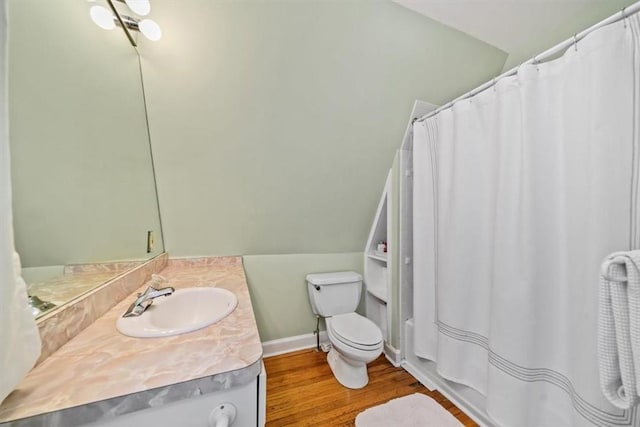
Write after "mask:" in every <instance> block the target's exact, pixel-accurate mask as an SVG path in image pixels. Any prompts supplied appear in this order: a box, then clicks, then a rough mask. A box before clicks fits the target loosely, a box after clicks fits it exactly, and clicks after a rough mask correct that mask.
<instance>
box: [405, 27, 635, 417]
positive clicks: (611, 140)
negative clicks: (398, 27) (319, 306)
mask: <svg viewBox="0 0 640 427" xmlns="http://www.w3.org/2000/svg"><path fill="white" fill-rule="evenodd" d="M639 30H640V18H639V17H638V14H635V15H633V16H630V17H628V18H627V20H626V21H618V22H616V23H613V24H611V25H608V26H606V27H602V28H600V29H598V30H596V31H594V32H592V33H591V34H589V35H588V36H587V37H585V38H584V39H583V40H581V41H580V42H579V44H578V47H577V49H569V50H567V52H565V54H564V55H563V56H562V57H560V58H558V59H556V60H554V61H551V62H549V63H544V64H537V65H530V64H529V65H527V64H525V65H523V66H521V67H520V68H519V70H518V73H517V74H516V75H514V76H511V77H506V78H503V79H501V80H500V81H498V82H497V83H496V85H495V86H494V87H493V88H491V89H489V90H485V91H483V92H481V93H479V94H477V95H475V96H473V97H472V98H469V99H465V100H461V101H459V102H457V103H456V104H454V105H453V106H452V107H451V108H449V109H445V110H442V111H441V112H440V113H438V114H436V115H434V116H432V117H430V118H427V119H426V120H424V121H422V122H420V121H418V122H416V123H414V129H413V150H414V151H413V162H414V165H413V171H414V193H413V209H414V212H413V228H414V235H413V245H414V247H413V251H414V272H413V277H414V284H413V289H414V309H413V313H414V324H415V328H414V337H413V338H414V348H415V354H416V355H417V356H419V357H421V358H424V359H428V360H432V361H434V362H436V366H437V371H438V373H439V374H440V375H441V376H442V377H444V378H447V379H450V380H452V381H456V382H459V383H461V384H465V385H467V386H469V387H472V388H474V389H476V390H477V391H479V392H480V393H482V394H483V395H485V397H486V406H487V407H486V411H487V413H488V414H489V416H490V417H491V418H492V419H493V421H494V422H495V424H496V425H498V426H518V427H527V426H531V427H534V426H541V427H546V426H594V425H595V426H616V427H618V426H640V417H638V416H637V410H636V408H632V409H630V410H621V409H619V408H616V407H614V406H612V405H611V404H610V403H609V402H608V401H607V400H606V399H605V397H604V396H603V395H602V393H601V392H600V387H599V381H598V370H597V367H598V364H597V356H596V355H597V352H596V348H597V313H598V309H597V301H598V273H599V267H600V262H601V261H602V259H603V258H604V257H605V256H606V255H607V254H609V253H611V252H613V251H616V250H625V249H631V248H639V247H640V229H639V227H638V221H639V218H638V214H639V213H640V209H639V208H640V206H639V205H638V204H639V203H640V197H639V194H638V192H639V186H640V170H639V169H640V168H639V164H640V148H639V145H638V142H639V140H640V138H639V135H638V134H639V132H640V121H639V120H640V112H639V110H638V106H639V105H640V84H639V82H640V80H639V79H640V65H639V64H640V62H639V61H640V55H639V53H638V52H640V50H639V46H640V38H639V37H638V34H640V31H639ZM630 88H631V90H629V89H630Z"/></svg>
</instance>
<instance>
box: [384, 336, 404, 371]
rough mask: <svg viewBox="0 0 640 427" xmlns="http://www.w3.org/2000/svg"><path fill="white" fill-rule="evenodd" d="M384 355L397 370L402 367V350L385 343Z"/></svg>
mask: <svg viewBox="0 0 640 427" xmlns="http://www.w3.org/2000/svg"><path fill="white" fill-rule="evenodd" d="M384 355H385V357H386V358H387V360H388V361H389V362H390V363H391V364H392V365H393V366H395V367H396V368H398V367H400V364H401V363H402V354H400V350H398V349H397V348H395V347H394V346H392V345H391V344H389V343H386V342H385V343H384Z"/></svg>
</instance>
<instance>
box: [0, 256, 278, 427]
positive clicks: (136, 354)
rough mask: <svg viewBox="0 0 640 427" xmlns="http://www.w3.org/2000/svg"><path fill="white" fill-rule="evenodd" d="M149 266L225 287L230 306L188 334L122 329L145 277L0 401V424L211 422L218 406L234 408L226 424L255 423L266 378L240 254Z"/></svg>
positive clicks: (175, 283) (182, 280) (177, 283)
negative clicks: (150, 334) (140, 334)
mask: <svg viewBox="0 0 640 427" xmlns="http://www.w3.org/2000/svg"><path fill="white" fill-rule="evenodd" d="M158 270H159V271H155V272H156V273H159V274H161V275H163V276H164V277H166V278H167V279H168V281H169V283H170V285H171V286H172V287H174V288H175V289H177V290H178V289H182V288H194V287H219V288H224V289H227V290H229V291H231V292H233V293H234V294H235V295H236V297H237V299H238V303H237V307H236V308H235V310H234V311H233V312H231V314H229V315H228V316H227V317H225V318H224V319H222V320H220V321H219V322H217V323H215V324H213V325H210V326H207V327H205V328H203V329H200V330H197V331H193V332H190V333H185V334H182V335H176V336H169V337H161V338H132V337H128V336H125V335H123V334H121V333H119V332H118V331H117V330H116V321H117V320H118V318H119V317H120V316H121V315H122V314H123V313H124V312H125V311H126V309H127V307H128V306H129V305H130V304H131V302H132V301H133V300H134V299H135V297H136V295H137V294H138V293H139V292H142V291H144V290H145V289H146V287H147V285H148V283H146V280H145V283H144V284H143V285H142V286H140V287H139V289H137V290H136V291H135V292H134V293H133V294H130V295H128V296H126V297H125V298H123V299H122V300H121V301H120V302H118V303H117V304H116V305H115V306H114V307H113V308H111V309H110V310H108V311H107V312H106V313H105V314H104V315H102V316H101V317H99V318H98V319H96V320H95V321H94V322H93V323H91V324H90V325H89V326H87V327H86V328H85V329H84V330H82V331H81V332H80V333H79V334H78V335H77V336H75V337H74V338H72V339H71V340H70V341H68V342H67V343H65V344H64V345H62V347H60V348H59V349H58V350H57V351H55V352H54V353H53V354H51V355H50V356H49V357H47V358H46V359H44V360H43V361H41V363H39V364H38V365H37V366H36V367H35V368H34V369H33V370H32V371H31V372H30V373H29V374H28V375H27V376H26V377H25V378H24V380H23V381H22V382H21V383H20V384H19V385H18V387H17V388H16V390H15V391H14V392H13V393H11V394H10V395H9V396H8V397H7V399H6V400H5V401H4V402H3V404H2V405H1V406H0V425H2V426H4V425H7V426H16V427H22V426H64V427H71V426H79V425H87V424H93V425H103V426H116V425H117V426H127V425H151V424H153V425H155V426H160V427H161V426H175V425H180V426H206V425H213V426H215V425H216V423H215V422H214V421H211V422H210V421H209V417H210V414H211V413H212V411H214V410H215V409H216V407H219V406H220V405H223V406H224V405H227V408H228V404H232V405H233V406H234V407H235V410H236V418H235V421H234V422H233V423H231V424H229V425H231V426H236V427H244V426H247V427H248V426H258V425H259V426H261V425H263V424H264V413H265V410H264V405H265V397H266V376H265V374H264V370H263V369H262V346H261V343H260V337H259V335H258V330H257V325H256V321H255V317H254V314H253V308H252V305H251V300H250V297H249V291H248V287H247V283H246V278H245V275H244V270H243V267H242V259H241V258H239V257H219V258H199V259H178V260H168V262H166V266H164V267H163V266H162V265H161V266H160V268H158ZM105 286H117V284H107V285H105ZM101 290H102V291H104V289H102V288H100V289H98V290H96V293H99V292H100V291H101ZM90 296H91V295H89V296H88V297H90ZM168 298H170V297H168ZM85 299H86V298H85ZM85 305H88V306H91V305H92V303H88V304H85ZM143 315H144V314H143ZM220 425H226V424H224V423H223V424H220Z"/></svg>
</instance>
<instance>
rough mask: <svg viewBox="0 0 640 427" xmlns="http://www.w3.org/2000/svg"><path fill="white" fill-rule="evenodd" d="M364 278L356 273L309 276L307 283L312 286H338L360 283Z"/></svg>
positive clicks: (338, 272)
mask: <svg viewBox="0 0 640 427" xmlns="http://www.w3.org/2000/svg"><path fill="white" fill-rule="evenodd" d="M361 280H362V276H361V275H360V274H358V273H356V272H355V271H337V272H333V273H314V274H307V282H309V283H311V284H312V285H337V284H339V283H351V282H360V281H361Z"/></svg>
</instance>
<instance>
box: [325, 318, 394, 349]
mask: <svg viewBox="0 0 640 427" xmlns="http://www.w3.org/2000/svg"><path fill="white" fill-rule="evenodd" d="M329 327H330V328H331V331H332V332H333V333H334V334H335V335H336V338H338V339H339V340H340V341H342V342H344V343H345V344H347V345H351V346H353V347H356V348H360V349H362V350H367V349H372V347H377V346H379V345H380V343H381V342H382V332H381V331H380V328H378V326H377V325H376V324H375V323H373V322H372V321H371V320H369V319H367V318H366V317H363V316H360V315H359V314H358V313H346V314H338V315H336V316H333V317H331V322H330V325H329Z"/></svg>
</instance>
